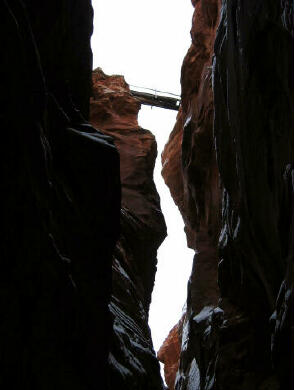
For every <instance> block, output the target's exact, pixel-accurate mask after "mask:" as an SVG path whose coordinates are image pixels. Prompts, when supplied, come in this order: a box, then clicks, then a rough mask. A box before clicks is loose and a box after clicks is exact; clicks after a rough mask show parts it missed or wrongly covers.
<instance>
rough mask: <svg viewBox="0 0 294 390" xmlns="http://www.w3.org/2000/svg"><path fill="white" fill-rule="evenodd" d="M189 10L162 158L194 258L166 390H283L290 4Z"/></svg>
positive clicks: (289, 330) (287, 371) (289, 220)
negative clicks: (172, 379)
mask: <svg viewBox="0 0 294 390" xmlns="http://www.w3.org/2000/svg"><path fill="white" fill-rule="evenodd" d="M194 6H195V13H194V17H193V26H192V31H191V36H192V47H191V48H190V49H189V51H188V53H187V56H186V58H185V60H184V63H183V67H182V109H181V111H180V113H179V115H178V119H177V123H176V126H175V128H174V130H173V132H172V133H171V136H170V139H169V142H168V144H167V146H166V148H165V151H164V153H163V156H162V161H163V176H164V178H165V180H166V182H167V184H168V185H169V186H170V190H171V193H172V195H173V197H174V200H175V202H176V204H177V205H178V207H179V208H180V211H181V212H182V215H183V218H184V221H185V224H186V228H185V229H186V233H187V240H188V245H189V246H190V247H192V248H195V249H196V250H197V252H198V253H197V254H196V255H195V259H194V264H193V269H192V274H191V277H190V281H189V290H188V291H189V292H188V300H187V313H186V319H185V321H184V324H183V332H182V339H181V358H180V365H179V370H178V373H177V377H176V384H175V388H176V389H181V390H183V389H185V390H186V389H187V390H192V389H193V390H194V389H205V390H207V389H226V390H230V389H232V390H236V389H242V390H251V389H257V390H265V389H268V390H278V389H279V390H290V389H292V388H293V370H292V369H291V367H293V354H292V351H293V350H294V344H293V280H294V277H293V235H294V232H293V177H294V176H293V111H294V109H293V50H292V49H293V4H290V2H287V1H282V2H280V3H277V2H275V1H271V0H268V1H257V2H256V1H255V2H254V3H252V2H250V1H245V2H244V1H242V2H241V1H237V0H236V1H235V0H232V1H223V4H222V10H221V8H220V4H219V3H218V2H217V1H213V0H211V1H205V0H202V1H195V2H194ZM218 15H221V20H220V24H219V28H218V30H217V35H216V27H217V25H218V23H219V22H218ZM215 36H216V40H215ZM214 40H215V48H214V49H213V44H214ZM213 54H214V59H213ZM212 65H213V70H212V78H211V66H212ZM211 84H213V94H212V87H211ZM213 122H214V123H213ZM213 127H214V130H213ZM180 162H182V166H180ZM220 200H221V202H220ZM220 203H221V205H220ZM220 211H221V213H220ZM217 281H218V285H219V287H220V291H218V286H217ZM218 298H220V299H218Z"/></svg>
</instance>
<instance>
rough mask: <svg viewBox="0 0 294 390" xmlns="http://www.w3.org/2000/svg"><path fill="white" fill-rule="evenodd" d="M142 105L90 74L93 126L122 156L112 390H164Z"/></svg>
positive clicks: (155, 236)
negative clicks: (154, 311) (151, 316)
mask: <svg viewBox="0 0 294 390" xmlns="http://www.w3.org/2000/svg"><path fill="white" fill-rule="evenodd" d="M139 108H140V103H139V102H138V100H137V99H135V98H134V97H133V96H132V95H131V93H130V90H129V87H128V85H127V83H126V82H125V80H124V78H123V77H122V76H107V75H105V74H104V73H103V72H102V70H101V69H99V68H98V69H96V70H95V71H94V72H93V97H92V99H91V122H92V123H93V124H94V125H95V126H97V127H98V128H100V129H102V131H103V132H104V134H107V135H111V136H112V137H113V139H114V143H115V145H116V146H117V148H118V151H119V154H120V173H121V183H122V210H121V236H120V239H119V242H118V243H117V246H116V250H115V255H114V261H113V294H112V301H111V305H110V310H111V313H112V315H113V318H114V330H113V337H112V348H111V354H110V370H111V373H110V383H111V385H110V386H111V388H113V389H116V388H119V389H128V390H129V389H140V390H141V389H142V390H144V389H146V390H147V389H148V390H151V389H154V390H155V389H162V387H163V384H162V380H161V377H160V372H159V364H158V361H157V359H156V356H155V353H154V350H153V345H152V340H151V334H150V329H149V327H148V311H149V304H150V299H151V292H152V289H153V284H154V277H155V271H156V263H157V259H156V254H157V249H158V247H159V245H160V244H161V242H162V241H163V239H164V237H165V235H166V227H165V222H164V218H163V215H162V213H161V210H160V201H159V196H158V193H157V191H156V188H155V185H154V182H153V169H154V164H155V159H156V156H157V147H156V142H155V138H154V136H153V135H152V134H151V133H150V131H148V130H144V129H142V128H141V127H139V126H138V121H137V116H138V111H139Z"/></svg>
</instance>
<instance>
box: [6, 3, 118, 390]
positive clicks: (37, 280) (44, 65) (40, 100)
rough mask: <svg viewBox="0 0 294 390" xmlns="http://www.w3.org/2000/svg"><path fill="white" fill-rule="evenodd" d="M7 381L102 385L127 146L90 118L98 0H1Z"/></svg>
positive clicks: (28, 385) (80, 389)
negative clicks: (120, 147)
mask: <svg viewBox="0 0 294 390" xmlns="http://www.w3.org/2000/svg"><path fill="white" fill-rule="evenodd" d="M0 29H1V34H0V44H1V52H2V56H1V63H0V69H1V88H0V117H1V143H0V145H1V153H0V155H1V193H2V195H3V198H4V200H3V202H2V203H1V206H0V207H1V282H0V298H1V301H0V308H1V319H0V349H1V357H0V384H1V388H3V389H42V390H46V389H48V390H49V389H50V390H51V389H60V390H61V389H63V390H64V389H72V390H73V389H75V390H85V389H87V390H88V389H89V390H90V389H98V388H99V389H104V388H106V383H107V358H108V353H109V343H110V336H111V317H110V314H109V309H108V303H109V301H110V290H111V258H112V253H113V249H114V245H115V242H116V240H117V237H118V234H119V219H120V179H119V156H118V153H117V150H116V148H115V147H114V145H113V143H112V142H111V141H110V140H109V139H107V138H106V137H105V136H104V135H103V134H102V133H99V132H98V131H96V130H95V129H94V128H93V127H92V126H91V125H89V124H88V123H87V122H86V120H85V119H84V118H87V112H88V108H89V94H90V77H91V72H90V70H91V51H90V34H91V31H92V9H91V4H90V1H85V0H78V1H75V2H71V1H65V0H64V1H60V0H58V1H54V0H53V1H49V2H37V1H18V0H11V1H9V2H6V1H1V2H0Z"/></svg>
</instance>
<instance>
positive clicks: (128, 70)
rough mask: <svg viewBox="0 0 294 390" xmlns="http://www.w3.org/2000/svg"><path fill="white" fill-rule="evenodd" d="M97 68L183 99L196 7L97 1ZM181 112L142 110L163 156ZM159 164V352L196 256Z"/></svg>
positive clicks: (155, 312)
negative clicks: (163, 228)
mask: <svg viewBox="0 0 294 390" xmlns="http://www.w3.org/2000/svg"><path fill="white" fill-rule="evenodd" d="M92 4H93V8H94V34H93V37H92V50H93V67H94V68H96V67H98V66H100V67H101V68H102V69H103V71H104V72H105V73H106V74H121V75H124V76H125V79H126V81H127V82H128V83H129V84H132V85H137V86H143V87H148V88H154V89H157V90H160V91H167V92H172V93H175V94H180V70H181V65H182V62H183V58H184V56H185V54H186V52H187V50H188V48H189V46H190V42H191V39H190V27H191V20H192V13H193V7H192V5H191V2H190V0H148V1H140V0H124V1H121V0H92ZM175 118H176V111H171V110H166V109H160V108H155V107H153V108H152V109H151V107H148V106H142V108H141V111H140V113H139V124H140V125H141V126H142V127H143V128H145V129H148V130H151V131H152V133H153V134H154V135H155V137H156V140H157V144H158V156H160V155H161V152H162V150H163V147H164V145H165V143H166V142H167V140H168V137H169V134H170V132H171V131H172V129H173V126H174V123H175ZM160 171H161V162H160V158H158V159H157V163H156V168H155V174H154V176H155V183H156V186H157V190H158V192H159V194H160V197H161V207H162V210H163V213H164V216H165V220H166V224H167V230H168V237H167V238H166V240H165V241H164V243H163V245H162V246H161V247H160V248H159V251H158V260H159V261H158V270H157V274H156V280H155V287H154V291H153V294H152V303H151V308H150V318H149V325H150V328H151V332H152V337H153V343H154V348H155V350H156V351H158V349H159V348H160V346H161V344H162V342H163V341H164V339H165V337H166V336H167V335H168V333H169V331H170V330H171V328H172V327H173V326H174V325H175V324H176V323H177V321H178V320H179V319H180V317H181V313H182V307H183V305H184V303H185V300H186V295H187V282H188V278H189V276H190V272H191V266H192V259H193V251H192V250H190V249H188V248H187V246H186V237H185V234H184V230H183V229H184V224H183V221H182V218H181V216H180V213H179V211H178V209H177V207H176V206H175V205H174V202H173V200H172V199H171V196H170V193H169V190H168V188H167V187H166V185H165V184H164V182H163V179H162V178H161V174H160Z"/></svg>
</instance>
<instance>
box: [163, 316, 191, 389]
mask: <svg viewBox="0 0 294 390" xmlns="http://www.w3.org/2000/svg"><path fill="white" fill-rule="evenodd" d="M184 320H185V314H184V315H183V316H182V318H181V319H180V321H179V322H178V323H177V324H176V325H175V326H174V327H173V328H172V330H171V331H170V332H169V334H168V336H167V338H166V339H165V340H164V342H163V344H162V346H161V347H160V349H159V351H158V352H157V358H158V360H159V361H160V362H162V363H163V364H164V376H165V382H166V384H167V387H168V389H174V387H175V381H176V374H177V371H178V369H179V363H180V354H181V344H182V330H183V323H184Z"/></svg>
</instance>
